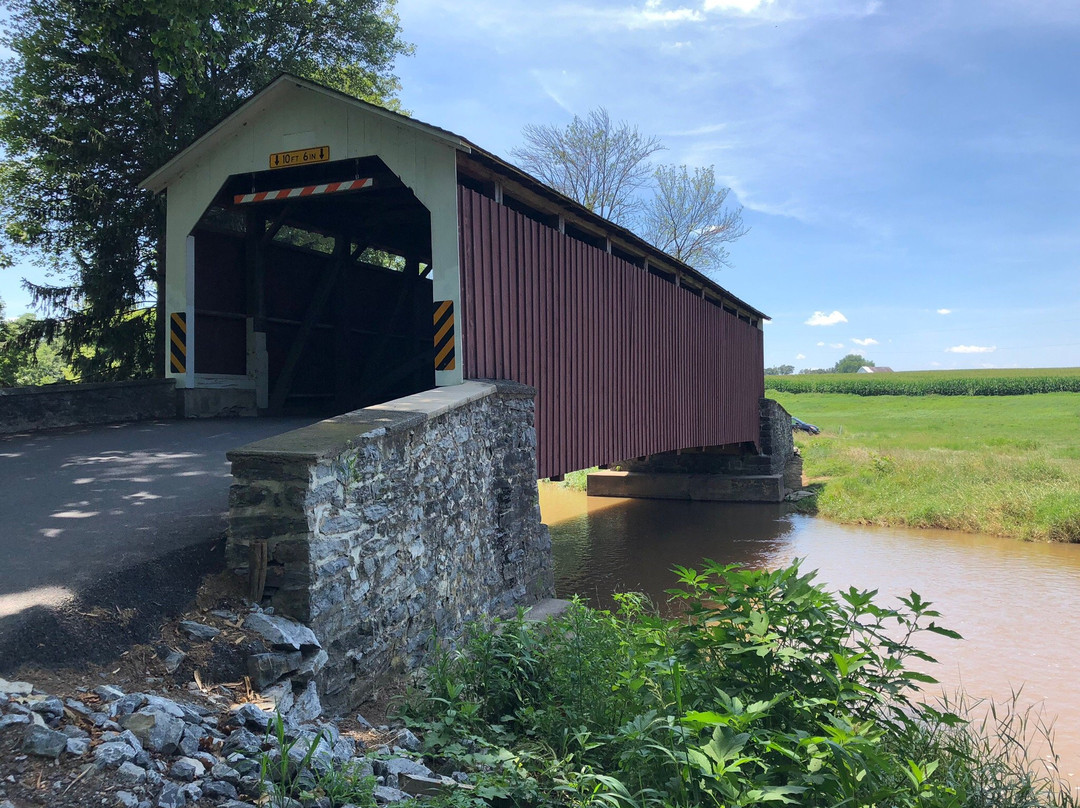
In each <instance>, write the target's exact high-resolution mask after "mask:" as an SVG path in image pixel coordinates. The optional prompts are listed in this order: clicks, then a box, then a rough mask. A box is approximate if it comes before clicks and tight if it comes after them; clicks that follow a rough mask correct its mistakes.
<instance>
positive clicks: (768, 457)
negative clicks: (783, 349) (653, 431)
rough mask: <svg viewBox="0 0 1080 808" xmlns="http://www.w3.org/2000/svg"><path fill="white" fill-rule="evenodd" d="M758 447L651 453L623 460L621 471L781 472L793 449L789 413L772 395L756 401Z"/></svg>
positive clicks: (739, 474)
mask: <svg viewBox="0 0 1080 808" xmlns="http://www.w3.org/2000/svg"><path fill="white" fill-rule="evenodd" d="M760 412H761V416H760V424H761V426H760V429H761V431H760V433H759V438H758V449H757V450H755V448H754V447H753V446H751V445H749V444H747V445H746V446H722V447H708V448H706V449H705V450H704V451H702V450H683V451H682V452H666V453H664V454H659V455H651V456H650V457H647V458H645V459H644V460H625V461H621V462H620V463H619V464H618V468H620V469H621V470H623V471H639V472H650V473H660V474H663V473H669V474H728V475H736V476H755V475H770V474H783V473H784V470H785V468H786V466H787V465H788V464H789V461H790V459H791V458H792V457H793V455H794V453H795V443H794V441H793V440H792V436H791V416H790V415H788V414H787V411H786V410H785V409H784V408H783V407H781V406H780V405H779V404H778V403H777V402H775V401H773V400H772V399H768V398H763V399H761V401H760Z"/></svg>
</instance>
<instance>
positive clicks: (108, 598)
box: [0, 536, 225, 676]
mask: <svg viewBox="0 0 1080 808" xmlns="http://www.w3.org/2000/svg"><path fill="white" fill-rule="evenodd" d="M224 567H225V538H224V536H221V537H219V538H218V539H216V540H215V541H213V542H211V543H209V544H198V545H191V546H188V547H183V548H180V549H179V550H174V551H172V552H170V553H167V554H166V555H163V556H160V557H159V558H155V559H152V560H150V561H146V562H143V563H141V564H136V565H135V566H132V567H129V568H127V569H124V570H121V571H119V572H113V573H109V574H107V575H104V576H101V577H99V578H98V579H97V580H95V581H94V582H93V583H92V584H90V585H89V586H87V587H86V588H85V589H84V590H82V591H79V592H78V593H76V595H75V598H74V599H73V600H72V601H70V602H69V603H66V604H64V605H63V606H61V607H59V608H56V607H50V606H33V607H31V608H29V609H26V610H24V611H22V612H19V613H18V614H15V615H10V616H8V617H5V618H0V676H3V675H8V674H10V673H12V672H13V671H14V670H16V669H17V668H19V667H21V666H23V665H27V664H30V665H40V666H42V667H50V668H51V667H69V668H71V667H79V666H81V665H86V664H100V663H104V662H107V661H110V660H113V659H115V658H116V657H117V656H119V655H120V653H122V652H123V651H125V650H127V649H128V648H130V647H131V646H132V645H135V644H137V643H146V642H151V641H153V640H155V639H157V634H158V632H159V631H160V628H161V624H162V623H163V622H165V621H166V620H168V619H169V618H171V617H175V616H176V615H178V614H180V613H182V612H184V611H186V610H187V609H188V608H189V607H190V606H191V605H192V603H193V602H194V598H195V593H196V592H197V591H198V589H199V585H200V583H201V582H202V580H203V578H204V577H205V576H207V575H211V574H214V573H217V572H220V571H221V570H223V569H224Z"/></svg>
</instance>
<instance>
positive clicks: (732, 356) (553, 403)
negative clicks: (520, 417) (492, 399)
mask: <svg viewBox="0 0 1080 808" xmlns="http://www.w3.org/2000/svg"><path fill="white" fill-rule="evenodd" d="M459 209H460V210H461V212H462V213H461V244H460V249H459V255H460V260H461V264H462V273H461V277H462V291H461V301H462V302H461V305H462V312H461V313H460V314H459V315H458V323H459V328H460V329H461V332H462V333H460V334H459V337H458V340H459V345H460V346H461V348H462V361H463V363H464V367H465V375H466V377H467V378H481V377H482V378H509V379H514V380H516V381H520V382H523V383H525V384H529V385H531V386H533V387H535V388H537V399H536V431H537V454H538V475H539V476H541V477H549V476H552V475H556V474H563V473H566V472H568V471H573V470H575V469H577V468H584V467H587V466H591V465H595V464H597V463H612V462H616V461H618V460H623V459H626V458H630V457H637V456H639V455H644V454H656V453H659V452H665V451H672V450H675V449H683V448H693V447H700V446H713V445H722V444H727V443H736V442H742V441H753V442H756V441H757V437H758V424H757V419H758V399H759V398H760V397H761V395H762V394H763V392H764V390H763V387H764V384H763V376H762V372H761V367H762V360H763V353H764V351H763V346H762V334H761V331H760V330H759V329H757V328H756V327H753V326H750V325H749V324H747V323H743V322H740V321H739V320H737V319H736V318H733V317H732V316H731V315H729V314H727V313H726V312H724V311H723V310H722V309H720V308H719V307H717V306H715V305H713V304H711V303H709V302H708V301H706V300H703V299H701V298H700V297H698V296H696V295H693V294H692V293H690V292H689V291H687V290H686V289H683V288H678V287H676V286H674V285H673V284H671V283H668V282H667V281H665V280H662V279H660V278H658V277H656V276H654V275H650V274H648V273H647V272H645V271H644V270H642V268H641V267H636V266H634V265H632V264H629V263H628V262H626V261H623V260H621V259H619V258H616V257H614V256H612V255H610V254H608V253H606V252H604V251H602V250H597V249H596V248H593V247H590V246H588V245H585V244H583V243H582V242H579V241H577V240H575V239H572V238H569V237H567V236H564V235H562V234H560V233H558V232H557V231H556V230H554V229H552V228H549V227H545V226H543V225H541V224H539V223H537V222H535V221H533V220H531V219H528V218H526V217H523V216H521V215H520V214H518V213H516V212H514V211H512V210H510V209H508V208H505V207H503V206H499V205H496V204H495V203H494V201H493V200H490V199H488V198H486V197H483V196H481V195H479V194H477V193H475V192H473V191H471V190H468V189H464V188H463V189H461V191H460V207H459Z"/></svg>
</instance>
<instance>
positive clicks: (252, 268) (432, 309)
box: [143, 75, 765, 477]
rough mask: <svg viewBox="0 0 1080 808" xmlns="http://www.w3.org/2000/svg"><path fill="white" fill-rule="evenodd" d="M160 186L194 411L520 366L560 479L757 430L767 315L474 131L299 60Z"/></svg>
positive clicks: (174, 163)
mask: <svg viewBox="0 0 1080 808" xmlns="http://www.w3.org/2000/svg"><path fill="white" fill-rule="evenodd" d="M143 186H144V187H145V188H148V189H150V190H152V191H154V192H157V193H160V192H167V194H168V196H167V202H168V220H167V235H166V290H165V298H166V301H165V309H166V313H167V316H168V318H169V328H170V332H169V336H170V346H169V351H168V353H167V356H166V365H167V367H166V369H165V372H166V374H167V375H168V376H169V377H172V378H174V379H175V380H176V382H177V386H178V387H179V388H180V389H181V392H182V396H183V400H184V402H185V406H186V408H187V409H188V411H189V413H199V412H206V413H209V412H210V411H216V410H222V409H231V410H232V411H236V412H240V411H246V412H252V411H258V412H270V413H289V412H312V413H321V414H326V415H332V414H337V413H342V412H346V411H350V410H353V409H356V408H358V407H363V406H367V405H370V404H374V403H378V402H382V401H386V400H388V399H392V398H396V397H399V396H404V395H408V394H411V393H416V392H419V391H423V390H427V389H430V388H432V387H435V386H446V385H455V384H460V383H461V382H462V381H464V380H467V379H512V380H515V381H519V382H522V383H524V384H527V385H530V386H532V387H534V388H536V390H537V398H536V427H537V441H538V444H537V448H538V463H539V469H538V474H539V476H541V477H548V476H555V475H559V474H562V473H565V472H567V471H571V470H574V469H579V468H585V467H588V466H592V465H604V464H609V463H614V462H617V461H620V460H624V459H627V458H634V457H640V456H646V455H656V454H660V453H665V452H671V451H675V450H681V449H687V448H701V447H720V446H735V445H743V446H748V445H757V444H758V442H759V418H758V415H759V399H760V398H761V396H762V394H763V372H762V367H763V351H762V322H763V320H764V319H765V316H764V315H763V314H762V313H761V312H760V311H758V310H757V309H755V308H753V307H752V306H750V305H748V304H747V303H745V302H743V301H741V300H739V299H737V298H736V297H734V296H733V295H731V294H730V293H728V292H727V291H726V290H724V289H723V288H722V287H720V286H718V285H717V284H716V283H714V282H712V281H711V280H709V279H708V278H707V277H705V276H704V275H702V274H700V273H699V272H697V271H695V270H694V269H693V268H691V267H689V266H687V265H685V264H683V263H681V262H679V261H677V260H675V259H673V258H672V257H670V256H668V255H666V254H664V253H662V252H660V251H659V250H657V249H655V248H654V247H652V246H650V245H649V244H647V243H646V242H644V241H643V240H641V239H640V238H638V237H637V236H635V235H634V234H633V233H631V232H629V231H627V230H625V229H623V228H621V227H619V226H617V225H615V224H612V223H611V222H609V221H606V220H605V219H602V218H600V217H599V216H596V215H595V214H593V213H591V212H590V211H588V210H586V209H585V208H583V207H581V206H580V205H578V204H577V203H575V202H573V201H572V200H570V199H568V198H566V197H564V196H562V195H561V194H559V193H557V192H556V191H554V190H552V189H551V188H549V187H547V186H545V185H544V184H542V183H540V182H539V181H537V180H536V179H534V178H533V177H531V176H529V175H528V174H526V173H524V172H522V171H520V170H519V169H517V168H515V167H514V166H512V165H510V164H509V163H507V162H505V161H504V160H501V159H500V158H498V157H496V156H495V155H493V154H491V153H490V152H487V151H485V150H484V149H482V148H480V147H478V146H476V145H475V144H473V143H471V142H470V141H468V140H466V139H465V138H463V137H461V136H459V135H455V134H453V133H452V132H448V131H446V130H443V129H439V128H437V127H435V126H431V125H429V124H425V123H422V122H420V121H417V120H415V119H413V118H410V117H407V116H404V115H400V114H397V113H394V112H390V111H387V110H385V109H382V108H380V107H377V106H373V105H371V104H368V103H365V102H363V101H360V100H357V99H355V98H352V97H350V96H347V95H344V94H342V93H339V92H336V91H334V90H331V89H328V88H326V87H323V86H320V85H318V84H315V83H312V82H310V81H306V80H303V79H300V78H297V77H295V76H290V75H283V76H281V77H279V78H278V79H276V80H275V81H274V82H272V83H271V84H270V85H269V86H267V87H266V88H265V89H264V90H262V91H261V92H259V93H258V94H257V95H255V96H254V97H253V98H251V99H250V100H249V101H247V102H246V103H245V104H244V105H243V106H241V107H240V108H239V109H237V110H236V111H235V112H234V113H232V114H231V115H229V116H228V117H227V118H225V119H224V120H223V121H221V122H220V123H219V124H218V125H217V126H215V127H214V128H213V129H211V130H210V131H209V132H207V133H206V134H205V135H203V136H202V137H201V138H199V139H198V140H197V141H196V142H195V143H193V144H192V145H191V146H189V147H188V148H187V149H185V150H184V151H183V152H181V153H180V154H178V155H177V156H176V157H174V158H173V159H172V160H170V161H169V162H168V163H167V164H166V165H164V166H163V167H162V168H160V169H159V170H158V171H156V172H155V173H154V174H153V175H151V176H150V177H149V178H147V179H146V181H145V182H144V183H143Z"/></svg>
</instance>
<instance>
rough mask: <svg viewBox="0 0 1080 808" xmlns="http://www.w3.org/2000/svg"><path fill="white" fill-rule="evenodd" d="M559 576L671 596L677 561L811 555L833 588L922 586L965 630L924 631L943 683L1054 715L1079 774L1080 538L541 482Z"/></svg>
mask: <svg viewBox="0 0 1080 808" xmlns="http://www.w3.org/2000/svg"><path fill="white" fill-rule="evenodd" d="M540 507H541V511H542V512H543V514H544V520H545V521H546V522H547V523H548V525H549V526H550V528H551V535H552V545H553V550H554V554H555V586H556V591H557V593H558V594H559V596H560V597H567V596H569V595H571V594H577V595H581V596H582V597H584V598H586V599H588V600H589V601H590V602H591V603H593V604H594V605H597V606H600V607H603V608H608V607H610V606H611V605H612V598H611V593H613V592H619V591H640V592H644V593H646V594H648V595H650V596H651V597H652V598H653V599H654V601H656V602H657V603H658V604H661V605H662V604H663V603H664V601H665V599H666V595H665V594H664V590H666V589H668V588H670V587H671V586H673V585H674V583H675V582H674V576H673V575H672V573H671V568H672V566H673V565H675V564H683V565H686V566H694V565H698V564H700V562H701V559H702V558H712V559H715V560H716V561H718V562H721V563H740V564H746V565H749V566H760V567H769V568H773V567H777V566H781V565H783V564H786V563H788V562H790V561H791V560H792V559H794V558H796V557H798V558H805V559H806V563H805V566H804V568H806V569H817V570H819V573H820V579H821V580H822V581H823V582H824V583H826V584H827V585H829V586H830V588H840V587H847V586H856V587H859V588H862V589H877V590H879V591H880V592H881V598H882V600H883V602H889V601H891V599H892V598H895V597H896V596H900V595H905V594H907V593H908V592H909V591H911V590H914V591H916V592H918V593H919V594H920V595H922V596H923V597H924V598H926V599H928V600H930V601H933V602H934V604H935V607H936V608H937V609H938V610H939V611H941V612H942V615H943V617H942V619H941V621H940V622H941V623H942V624H943V625H946V626H948V627H949V628H953V629H955V630H957V631H959V632H960V633H961V634H963V635H964V638H965V639H964V641H962V642H953V641H949V640H945V639H944V638H940V637H936V636H928V638H927V639H926V641H925V642H923V643H922V646H923V647H924V648H926V649H927V650H928V651H930V653H931V654H933V655H935V656H936V657H937V658H938V660H939V662H940V663H941V664H940V665H938V666H936V670H934V671H933V673H934V675H935V676H936V677H937V678H938V679H940V680H942V684H943V686H944V687H945V688H946V689H947V690H949V691H952V690H955V688H957V687H958V686H960V685H963V687H964V689H965V691H966V692H967V693H969V694H971V695H973V696H983V697H985V696H990V697H994V698H996V699H999V700H1000V699H1003V698H1007V697H1009V696H1010V694H1011V693H1012V692H1014V691H1016V690H1019V689H1021V688H1022V689H1023V694H1022V702H1023V703H1038V702H1042V703H1044V704H1045V707H1046V711H1047V713H1049V714H1051V715H1055V714H1056V715H1058V723H1057V731H1056V735H1057V751H1058V752H1059V754H1060V755H1061V763H1062V765H1063V773H1065V774H1066V775H1068V776H1069V777H1070V779H1072V780H1073V781H1074V782H1075V781H1076V780H1077V779H1080V778H1077V777H1075V776H1073V775H1074V773H1076V774H1080V698H1078V697H1077V695H1076V685H1075V680H1074V678H1073V677H1074V676H1075V674H1076V671H1077V670H1078V669H1080V646H1078V644H1077V643H1076V637H1077V636H1078V635H1080V546H1078V545H1050V544H1029V543H1024V542H1019V541H1015V540H1010V539H995V538H992V537H988V536H973V535H970V534H961V533H953V532H949V531H915V530H904V529H896V528H864V527H850V526H844V525H837V524H833V523H831V522H828V521H825V520H822V519H814V518H810V517H806V516H801V515H798V514H792V513H790V512H789V509H787V508H786V507H785V506H781V505H731V504H723V503H691V502H668V501H662V500H612V499H597V498H593V499H589V498H588V497H586V496H584V495H583V494H580V493H578V492H574V491H569V490H567V489H563V488H560V487H554V486H542V487H541V495H540Z"/></svg>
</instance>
